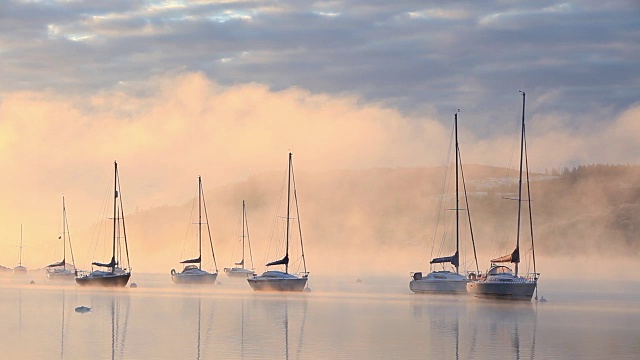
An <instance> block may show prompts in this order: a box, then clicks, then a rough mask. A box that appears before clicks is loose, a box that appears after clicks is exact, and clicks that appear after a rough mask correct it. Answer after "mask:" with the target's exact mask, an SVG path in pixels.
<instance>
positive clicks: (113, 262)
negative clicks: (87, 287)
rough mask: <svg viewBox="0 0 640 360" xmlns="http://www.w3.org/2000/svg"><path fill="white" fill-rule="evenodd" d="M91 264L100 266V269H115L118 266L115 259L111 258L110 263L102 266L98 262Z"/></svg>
mask: <svg viewBox="0 0 640 360" xmlns="http://www.w3.org/2000/svg"><path fill="white" fill-rule="evenodd" d="M91 264H92V265H95V266H102V267H115V266H116V265H118V263H117V262H116V258H115V257H111V261H110V262H109V263H108V264H103V263H99V262H92V263H91Z"/></svg>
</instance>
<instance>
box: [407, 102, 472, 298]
mask: <svg viewBox="0 0 640 360" xmlns="http://www.w3.org/2000/svg"><path fill="white" fill-rule="evenodd" d="M453 124H454V133H455V150H456V151H455V157H456V161H455V167H456V199H455V200H456V207H455V209H453V210H454V211H455V212H456V252H455V253H454V254H453V255H451V256H445V257H437V258H434V259H432V260H431V261H430V264H431V265H432V269H433V265H434V264H446V263H450V264H451V265H453V266H454V267H455V272H452V271H449V270H439V271H433V270H432V271H431V272H430V273H429V274H427V276H424V277H423V276H422V273H421V272H415V273H413V274H412V280H411V281H410V282H409V289H410V290H411V291H413V292H414V293H455V294H466V293H467V282H468V281H469V279H468V278H467V277H466V276H465V275H463V274H460V211H462V210H463V209H461V208H460V205H459V203H460V200H459V193H460V191H459V188H460V186H459V178H460V176H459V170H461V169H462V164H461V162H462V161H461V159H460V147H459V145H458V113H457V112H456V113H455V115H454V122H453ZM462 175H463V176H462V179H463V184H464V173H463V174H462ZM464 193H465V200H467V196H466V195H467V193H466V187H465V192H464ZM466 203H467V214H469V203H468V201H466ZM469 228H470V229H471V217H470V215H469ZM471 241H472V242H473V230H471ZM473 252H474V259H476V270H477V269H478V261H477V258H476V256H475V243H474V245H473ZM470 275H471V274H470ZM471 276H473V275H471Z"/></svg>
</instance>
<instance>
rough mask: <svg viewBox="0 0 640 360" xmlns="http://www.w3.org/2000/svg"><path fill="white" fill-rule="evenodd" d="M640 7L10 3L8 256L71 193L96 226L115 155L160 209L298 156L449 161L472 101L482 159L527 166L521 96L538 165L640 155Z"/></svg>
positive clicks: (128, 179)
mask: <svg viewBox="0 0 640 360" xmlns="http://www.w3.org/2000/svg"><path fill="white" fill-rule="evenodd" d="M638 19H640V3H639V2H638V1H637V0H630V1H624V0H620V1H616V0H614V1H606V2H604V1H590V0H586V1H535V2H531V1H483V2H477V1H456V2H452V1H430V2H424V1H204V0H203V1H135V0H133V1H130V0H126V1H125V0H122V1H117V0H116V1H104V2H94V1H73V0H65V1H53V0H42V1H2V2H0V167H1V168H2V169H3V171H2V173H3V178H4V179H3V181H2V183H3V186H2V188H1V189H0V196H2V198H3V199H4V200H3V201H2V202H1V203H0V215H2V216H3V218H4V219H5V220H4V221H5V223H6V224H5V226H3V227H2V229H0V242H1V246H2V250H3V251H5V252H11V253H14V252H15V250H14V247H15V244H16V243H17V241H18V240H17V238H18V236H19V225H18V224H19V223H25V234H26V235H25V236H32V237H38V238H39V239H43V238H44V237H45V236H46V235H45V234H46V233H47V232H49V233H54V232H55V230H50V229H57V226H58V225H57V224H58V223H59V214H58V213H59V207H60V197H61V195H62V194H65V195H66V196H67V201H68V207H69V211H73V210H72V209H73V207H74V206H75V212H76V214H75V216H76V217H77V218H76V219H77V220H76V221H78V222H80V223H88V222H90V221H91V220H94V219H95V214H96V212H97V211H96V209H97V208H98V207H99V199H102V197H103V195H104V191H105V189H106V187H107V186H108V185H109V181H110V180H111V171H112V163H113V161H114V160H118V161H119V164H120V172H121V173H120V175H121V180H122V184H123V187H125V189H129V190H128V191H129V192H130V195H128V196H129V198H130V199H132V200H131V203H130V205H129V207H130V210H131V211H133V210H134V209H136V210H137V209H141V210H144V209H149V208H154V207H158V206H163V205H172V204H182V203H184V202H185V201H186V200H187V199H188V198H189V197H190V196H192V195H193V194H192V193H193V182H194V179H195V178H196V176H197V175H202V176H203V181H204V183H205V186H209V187H212V186H219V185H223V184H225V183H228V182H232V181H237V180H241V179H245V178H246V177H247V176H250V175H251V174H256V173H261V172H265V171H272V170H278V171H279V170H281V169H282V168H283V166H285V165H286V153H287V152H288V151H289V150H292V151H293V152H294V154H295V157H296V164H297V166H298V167H299V168H300V169H302V170H303V171H312V172H313V171H323V170H327V169H352V168H356V169H366V168H372V167H411V166H431V165H439V164H441V163H442V161H443V159H445V158H446V157H445V153H446V150H447V144H448V140H449V134H450V132H451V121H452V117H453V113H454V112H455V111H456V110H457V109H460V127H461V130H460V132H461V134H460V137H461V146H462V147H463V148H464V149H468V150H466V151H465V152H464V153H465V159H466V161H467V162H473V163H481V164H489V165H498V166H509V165H511V162H510V159H511V156H512V152H511V149H512V148H513V139H514V134H515V133H517V126H518V119H519V117H520V115H521V114H520V112H521V106H522V105H521V97H520V94H519V93H518V91H519V90H524V91H525V92H526V93H527V121H528V123H527V124H528V125H527V126H528V127H527V131H528V132H527V134H528V135H527V136H528V141H529V145H530V151H531V163H532V167H533V168H534V169H536V170H539V171H542V170H544V169H546V168H551V167H564V166H575V165H578V164H591V163H623V164H624V163H634V164H637V163H638V162H640V136H638V134H640V61H638V59H640V22H639V21H638ZM127 187H128V188H127ZM125 193H126V190H125ZM54 214H55V215H54ZM55 236H57V235H52V237H55ZM39 241H42V240H39ZM0 263H10V261H7V260H3V259H0Z"/></svg>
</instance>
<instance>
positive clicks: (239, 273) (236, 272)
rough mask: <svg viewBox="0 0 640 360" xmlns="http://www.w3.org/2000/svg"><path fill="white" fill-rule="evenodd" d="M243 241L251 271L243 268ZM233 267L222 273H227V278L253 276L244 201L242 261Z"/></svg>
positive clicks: (225, 269)
mask: <svg viewBox="0 0 640 360" xmlns="http://www.w3.org/2000/svg"><path fill="white" fill-rule="evenodd" d="M245 234H246V235H245ZM245 239H246V240H247V241H246V242H247V243H248V244H249V258H250V259H251V269H247V268H245V267H244V260H245V256H244V255H245V252H244V248H245ZM235 265H236V266H234V267H232V268H224V272H225V273H227V276H229V277H240V278H246V277H249V276H252V275H254V272H253V256H252V255H251V240H250V239H249V223H248V222H247V209H246V207H245V204H244V200H243V201H242V260H240V262H237V263H235Z"/></svg>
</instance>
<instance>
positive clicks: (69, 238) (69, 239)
mask: <svg viewBox="0 0 640 360" xmlns="http://www.w3.org/2000/svg"><path fill="white" fill-rule="evenodd" d="M63 202H64V199H63ZM63 208H64V205H63ZM63 212H64V220H65V226H66V228H67V229H66V231H67V239H68V241H69V252H70V253H71V262H73V268H74V270H75V269H76V260H75V258H74V257H73V248H72V247H71V231H69V220H67V211H66V208H64V209H63ZM62 231H65V229H62Z"/></svg>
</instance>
